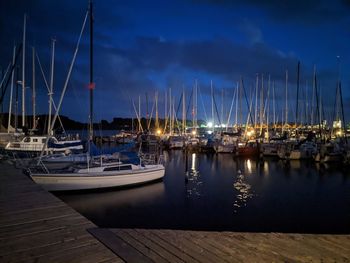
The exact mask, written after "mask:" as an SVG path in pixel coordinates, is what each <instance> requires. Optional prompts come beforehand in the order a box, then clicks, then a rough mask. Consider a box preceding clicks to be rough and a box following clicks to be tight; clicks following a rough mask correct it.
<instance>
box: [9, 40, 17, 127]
mask: <svg viewBox="0 0 350 263" xmlns="http://www.w3.org/2000/svg"><path fill="white" fill-rule="evenodd" d="M15 61H16V46H14V47H13V58H12V67H14V66H15ZM14 77H15V70H14V68H13V70H12V73H11V90H10V103H9V119H8V124H7V132H8V133H9V132H10V127H11V117H12V116H11V115H12V94H13V81H14V80H13V79H14Z"/></svg>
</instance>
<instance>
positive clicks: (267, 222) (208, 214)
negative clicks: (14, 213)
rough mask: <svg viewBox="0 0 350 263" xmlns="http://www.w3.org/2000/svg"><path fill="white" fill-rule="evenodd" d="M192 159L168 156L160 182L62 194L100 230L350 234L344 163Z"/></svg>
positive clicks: (349, 187) (177, 153)
mask: <svg viewBox="0 0 350 263" xmlns="http://www.w3.org/2000/svg"><path fill="white" fill-rule="evenodd" d="M187 158H188V159H187V160H188V162H186V156H185V154H184V152H183V151H181V150H173V151H164V164H165V167H166V173H165V177H164V180H163V181H160V182H155V183H151V184H147V185H142V186H137V187H133V188H127V189H111V190H108V191H98V192H75V193H56V195H57V196H58V197H59V198H60V199H62V200H63V201H64V202H66V203H67V204H69V205H70V206H71V207H73V208H74V209H75V210H77V211H78V212H80V213H81V214H83V215H84V216H86V217H87V218H88V219H90V220H91V221H92V222H94V223H95V224H96V225H98V226H99V227H108V228H152V229H159V228H162V229H163V228H166V229H187V230H209V231H211V230H212V231H214V230H215V231H244V232H294V233H342V234H345V233H346V234H350V172H349V171H348V170H347V169H346V168H342V167H341V165H323V164H317V163H314V162H307V161H290V162H285V161H281V160H277V159H264V160H257V159H247V158H246V159H237V158H233V156H232V155H230V154H204V153H189V154H188V155H187ZM186 163H187V166H188V168H187V169H186ZM186 170H187V172H186Z"/></svg>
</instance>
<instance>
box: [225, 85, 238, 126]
mask: <svg viewBox="0 0 350 263" xmlns="http://www.w3.org/2000/svg"><path fill="white" fill-rule="evenodd" d="M236 92H237V89H235V90H234V92H233V97H232V101H231V107H230V111H229V114H228V117H227V122H226V130H227V127H228V125H229V123H230V119H231V114H232V109H233V103H234V100H235V98H236Z"/></svg>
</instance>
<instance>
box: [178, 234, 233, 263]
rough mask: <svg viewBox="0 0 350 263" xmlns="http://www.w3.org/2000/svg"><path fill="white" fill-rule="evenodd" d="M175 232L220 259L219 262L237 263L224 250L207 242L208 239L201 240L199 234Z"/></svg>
mask: <svg viewBox="0 0 350 263" xmlns="http://www.w3.org/2000/svg"><path fill="white" fill-rule="evenodd" d="M177 232H178V233H181V235H183V236H184V238H186V239H188V240H191V241H192V242H194V243H195V244H197V245H198V246H200V247H202V248H203V249H205V250H207V251H210V252H212V253H213V254H215V255H216V256H217V257H219V258H220V259H221V260H220V261H221V262H238V260H236V259H235V258H234V257H233V256H232V255H231V254H230V253H227V252H225V250H222V249H220V248H218V247H217V246H214V245H213V244H212V243H211V242H209V240H210V238H203V237H202V236H201V235H200V232H196V231H184V230H177Z"/></svg>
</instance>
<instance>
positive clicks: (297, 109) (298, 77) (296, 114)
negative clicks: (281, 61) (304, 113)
mask: <svg viewBox="0 0 350 263" xmlns="http://www.w3.org/2000/svg"><path fill="white" fill-rule="evenodd" d="M299 82H300V61H298V69H297V101H296V102H297V105H296V108H295V126H297V125H298V121H299V120H298V117H299Z"/></svg>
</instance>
